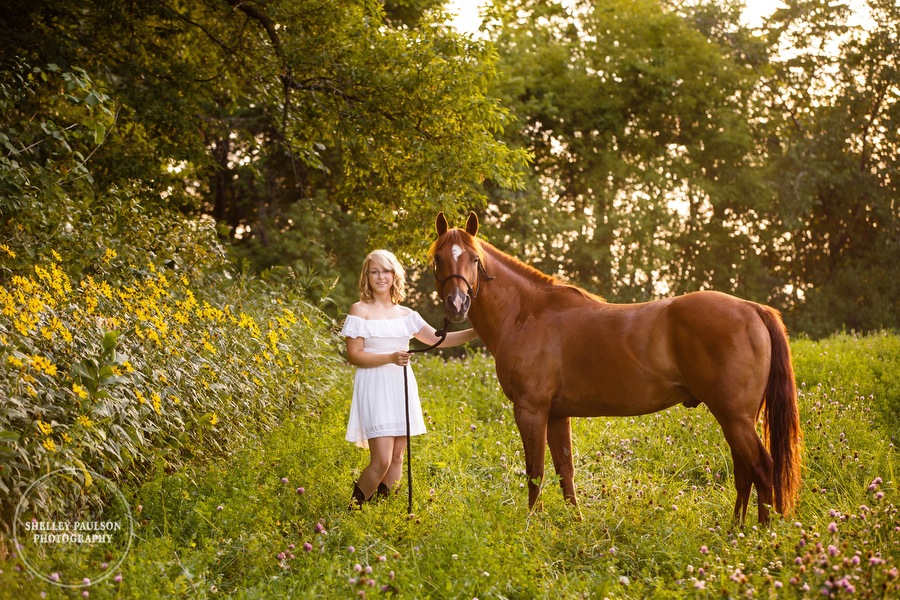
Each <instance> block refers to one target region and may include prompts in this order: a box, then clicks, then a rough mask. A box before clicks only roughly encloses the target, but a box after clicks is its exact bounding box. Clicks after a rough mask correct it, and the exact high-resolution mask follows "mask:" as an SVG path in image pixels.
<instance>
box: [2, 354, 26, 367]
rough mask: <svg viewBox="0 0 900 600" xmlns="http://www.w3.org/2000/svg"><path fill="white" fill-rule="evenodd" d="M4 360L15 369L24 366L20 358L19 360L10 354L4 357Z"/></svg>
mask: <svg viewBox="0 0 900 600" xmlns="http://www.w3.org/2000/svg"><path fill="white" fill-rule="evenodd" d="M6 362H8V363H9V364H10V365H12V366H13V367H15V368H17V369H24V368H25V363H23V362H22V361H21V360H19V359H18V358H16V357H15V356H12V355H9V356H7V357H6Z"/></svg>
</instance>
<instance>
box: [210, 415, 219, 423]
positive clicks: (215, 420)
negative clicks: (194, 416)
mask: <svg viewBox="0 0 900 600" xmlns="http://www.w3.org/2000/svg"><path fill="white" fill-rule="evenodd" d="M218 422H219V415H217V414H216V413H209V424H210V425H215V424H216V423H218Z"/></svg>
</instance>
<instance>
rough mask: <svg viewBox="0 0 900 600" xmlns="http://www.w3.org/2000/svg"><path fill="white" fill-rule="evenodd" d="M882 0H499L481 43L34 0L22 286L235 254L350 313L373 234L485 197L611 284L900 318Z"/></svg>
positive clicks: (426, 19) (269, 16) (10, 27)
mask: <svg viewBox="0 0 900 600" xmlns="http://www.w3.org/2000/svg"><path fill="white" fill-rule="evenodd" d="M867 4H868V7H869V20H868V21H866V25H865V27H862V26H860V25H853V24H852V21H851V16H852V15H851V13H850V11H849V9H848V7H847V6H845V5H843V4H840V3H833V4H829V5H823V4H822V3H819V2H809V1H801V0H789V1H787V2H785V3H784V8H782V9H780V10H778V11H776V12H775V13H774V14H773V15H772V16H771V17H769V18H767V19H766V20H765V21H764V23H763V24H762V25H761V26H760V27H758V28H751V27H749V26H748V25H746V24H744V23H743V22H742V21H741V19H740V15H741V8H742V4H741V3H739V2H731V1H699V2H682V1H676V0H637V1H625V0H603V1H590V2H589V1H586V0H582V1H577V2H574V1H567V2H556V1H554V2H538V1H535V0H495V1H494V2H493V3H492V4H491V5H490V6H489V7H488V9H487V13H486V18H485V20H484V25H483V27H482V31H481V34H479V35H477V36H473V35H468V34H464V33H459V32H456V31H455V30H453V29H452V28H450V27H449V26H448V25H447V24H446V21H447V15H446V14H445V13H444V12H443V11H442V8H441V2H439V1H438V0H399V1H396V2H380V1H377V0H353V1H349V2H321V1H317V0H276V1H272V2H262V1H260V0H255V1H254V0H200V1H196V2H194V1H190V2H188V1H184V0H149V1H147V2H133V1H123V0H113V1H112V2H110V1H106V0H104V1H102V2H101V1H99V0H85V1H82V2H72V1H71V0H33V1H29V2H24V1H23V0H12V1H10V2H7V3H4V5H3V6H2V7H0V36H2V39H3V40H4V42H3V44H2V45H0V64H2V65H3V66H2V74H0V75H2V78H0V103H2V107H3V110H2V113H0V143H2V144H3V148H4V151H3V154H2V156H0V237H2V242H3V244H4V248H6V251H4V252H5V258H6V259H9V260H7V261H6V265H7V266H6V268H5V270H4V271H3V273H2V274H0V276H3V277H6V276H9V275H10V274H11V273H14V272H15V270H16V267H15V263H16V261H19V262H27V261H29V260H31V259H32V258H34V257H35V256H38V255H40V254H41V253H46V252H49V251H50V249H53V251H55V252H57V253H61V254H64V255H65V263H66V264H67V265H68V268H70V269H72V270H89V269H90V268H91V265H92V263H93V262H94V261H96V260H97V259H98V257H101V256H104V255H105V253H106V252H107V250H110V249H112V250H114V251H117V252H119V254H120V255H123V256H127V255H144V254H147V255H150V256H152V257H156V259H158V260H159V261H162V262H166V261H168V263H169V264H171V265H173V268H181V269H191V268H194V269H196V268H200V266H202V265H204V264H214V263H215V264H219V263H218V261H220V260H222V258H223V257H226V256H227V257H229V259H230V260H231V261H232V264H233V265H235V266H236V267H237V268H240V269H249V270H252V271H254V272H266V271H267V270H270V272H272V273H274V271H271V269H272V268H274V267H291V269H292V271H291V272H292V273H293V274H294V275H293V276H295V277H296V279H295V281H296V282H298V283H299V285H303V286H307V287H309V286H314V285H316V282H321V285H322V286H323V287H324V290H323V291H322V292H320V293H322V294H330V295H331V296H333V297H334V298H335V300H336V301H337V302H338V306H345V305H347V304H348V303H349V301H351V300H352V299H353V296H354V295H355V291H354V288H355V280H356V274H357V269H358V267H359V263H360V261H361V259H362V256H363V255H364V254H365V253H366V252H367V251H368V250H370V249H371V248H372V247H374V246H382V245H384V246H389V247H391V248H392V249H394V250H396V251H398V253H400V254H401V255H402V256H404V257H405V258H406V259H407V260H408V261H413V264H415V261H416V260H417V259H421V258H422V257H423V256H424V250H425V248H426V247H427V244H428V242H429V241H430V239H431V237H432V232H431V227H432V223H433V218H434V214H435V213H436V212H437V211H438V210H444V211H445V212H447V213H448V214H460V215H461V214H464V213H465V212H466V211H468V210H469V209H475V210H481V211H483V212H484V218H483V223H484V224H483V227H482V231H483V232H484V233H485V235H487V236H488V237H489V238H490V239H491V241H492V242H494V243H496V244H497V245H499V246H501V247H503V248H504V249H505V250H509V251H511V252H514V253H516V254H517V255H519V256H520V257H521V258H523V259H524V260H526V261H528V262H531V263H533V264H535V266H537V267H539V268H541V269H542V270H544V271H546V272H548V273H552V274H556V275H559V276H561V277H563V278H567V279H569V280H571V281H573V282H574V283H578V284H581V285H583V286H585V287H586V288H588V289H590V290H591V291H595V292H598V293H600V294H602V295H604V296H606V297H607V298H608V299H609V300H610V301H628V302H631V301H640V300H647V299H651V298H656V297H660V296H665V295H670V294H676V293H683V292H686V291H690V290H695V289H704V288H714V289H720V290H723V291H728V292H732V293H735V294H737V295H741V296H744V297H748V298H751V299H754V300H758V301H763V302H769V303H771V304H773V305H774V306H776V307H778V308H780V309H781V310H783V311H784V312H785V314H786V318H787V321H788V323H789V325H790V326H791V327H792V328H794V329H799V330H801V331H805V332H807V333H810V334H812V335H823V334H826V333H828V332H831V331H833V330H835V329H839V328H841V327H848V328H854V329H859V330H869V329H877V328H881V327H896V326H897V325H898V323H900V308H898V303H897V302H896V300H895V299H896V298H897V297H898V293H900V277H898V275H900V273H898V271H900V214H898V213H900V211H898V206H897V198H898V194H897V192H898V190H897V177H896V173H897V172H898V164H897V163H898V134H897V131H898V125H897V120H898V112H897V111H898V102H897V100H898V96H900V74H898V69H897V64H898V60H897V59H898V57H897V48H898V47H900V44H898V42H900V39H898V38H900V34H898V30H900V9H898V7H897V6H896V3H895V2H893V1H892V0H869V2H868V3H867ZM13 255H14V256H15V257H16V258H15V259H13V258H12V256H13ZM420 266H421V265H420ZM232 268H234V267H232ZM334 280H337V283H332V282H333V281H334ZM422 287H423V291H424V290H429V289H430V284H427V285H423V286H422ZM414 301H417V300H416V299H415V298H414ZM423 304H429V303H428V302H426V303H423Z"/></svg>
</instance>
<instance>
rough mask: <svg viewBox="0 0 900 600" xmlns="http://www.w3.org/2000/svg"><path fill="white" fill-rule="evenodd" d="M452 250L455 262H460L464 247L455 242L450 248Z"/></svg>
mask: <svg viewBox="0 0 900 600" xmlns="http://www.w3.org/2000/svg"><path fill="white" fill-rule="evenodd" d="M450 252H452V253H453V262H459V257H460V256H461V255H462V253H463V249H462V247H461V246H460V245H459V244H453V248H451V249H450Z"/></svg>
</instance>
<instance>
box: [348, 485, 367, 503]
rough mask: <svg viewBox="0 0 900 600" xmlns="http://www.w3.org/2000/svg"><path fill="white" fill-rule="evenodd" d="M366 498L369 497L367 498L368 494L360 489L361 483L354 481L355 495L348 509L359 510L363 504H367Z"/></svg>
mask: <svg viewBox="0 0 900 600" xmlns="http://www.w3.org/2000/svg"><path fill="white" fill-rule="evenodd" d="M366 500H368V498H366V495H365V494H364V493H363V491H362V490H361V489H360V487H359V484H358V483H356V482H355V481H354V482H353V497H352V498H351V499H350V506H349V507H348V508H347V510H358V509H360V508H362V505H363V504H365V502H366Z"/></svg>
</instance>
